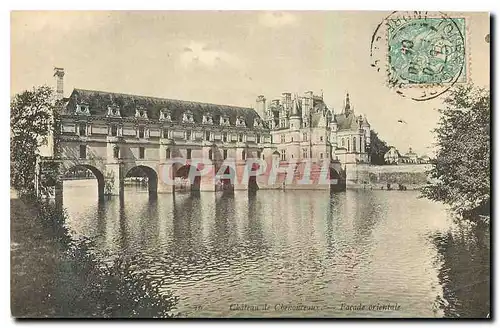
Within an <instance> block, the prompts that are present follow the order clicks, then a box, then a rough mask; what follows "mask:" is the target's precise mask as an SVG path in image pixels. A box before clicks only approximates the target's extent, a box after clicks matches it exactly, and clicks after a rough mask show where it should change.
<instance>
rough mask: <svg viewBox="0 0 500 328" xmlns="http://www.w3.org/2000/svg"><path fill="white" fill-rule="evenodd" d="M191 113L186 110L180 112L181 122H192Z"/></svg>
mask: <svg viewBox="0 0 500 328" xmlns="http://www.w3.org/2000/svg"><path fill="white" fill-rule="evenodd" d="M193 122H194V119H193V113H191V112H190V111H186V112H184V113H183V114H182V123H193Z"/></svg>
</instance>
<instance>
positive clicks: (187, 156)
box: [186, 149, 191, 159]
mask: <svg viewBox="0 0 500 328" xmlns="http://www.w3.org/2000/svg"><path fill="white" fill-rule="evenodd" d="M186 158H187V159H191V149H188V150H187V151H186Z"/></svg>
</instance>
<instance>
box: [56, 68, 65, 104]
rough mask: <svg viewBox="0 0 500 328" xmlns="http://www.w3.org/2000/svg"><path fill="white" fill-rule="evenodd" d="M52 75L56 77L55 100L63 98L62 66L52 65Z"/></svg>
mask: <svg viewBox="0 0 500 328" xmlns="http://www.w3.org/2000/svg"><path fill="white" fill-rule="evenodd" d="M54 77H55V78H56V100H61V99H63V98H64V68H60V67H54Z"/></svg>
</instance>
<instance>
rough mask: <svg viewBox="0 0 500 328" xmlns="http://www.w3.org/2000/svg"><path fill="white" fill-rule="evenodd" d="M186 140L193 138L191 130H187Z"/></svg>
mask: <svg viewBox="0 0 500 328" xmlns="http://www.w3.org/2000/svg"><path fill="white" fill-rule="evenodd" d="M186 140H191V131H186Z"/></svg>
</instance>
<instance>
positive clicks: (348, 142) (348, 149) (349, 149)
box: [347, 138, 351, 151]
mask: <svg viewBox="0 0 500 328" xmlns="http://www.w3.org/2000/svg"><path fill="white" fill-rule="evenodd" d="M347 151H351V140H350V139H349V138H348V139H347Z"/></svg>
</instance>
